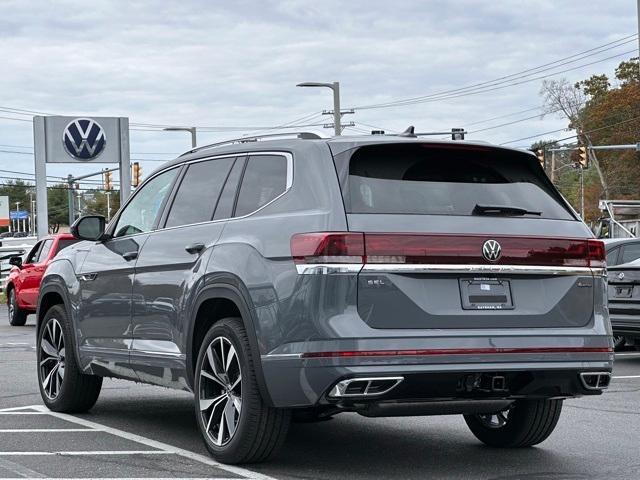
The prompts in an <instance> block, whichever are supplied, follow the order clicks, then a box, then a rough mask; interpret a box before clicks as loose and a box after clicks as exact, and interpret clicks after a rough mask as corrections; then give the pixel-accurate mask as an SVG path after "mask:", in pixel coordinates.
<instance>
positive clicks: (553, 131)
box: [500, 116, 640, 147]
mask: <svg viewBox="0 0 640 480" xmlns="http://www.w3.org/2000/svg"><path fill="white" fill-rule="evenodd" d="M639 119H640V116H638V117H633V118H628V119H627V120H622V121H620V122H616V123H612V124H610V125H605V126H603V127H598V128H593V129H591V130H588V131H584V132H582V134H583V135H585V134H589V133H593V132H598V131H600V130H605V129H607V128H611V127H616V126H618V125H622V124H624V123H629V122H633V121H635V120H639ZM567 130H569V129H568V128H559V129H557V130H550V131H548V132H543V133H538V134H536V135H531V136H529V137H523V138H518V139H516V140H509V141H508V142H503V143H501V144H500V145H508V144H510V143H516V142H520V141H522V140H530V139H532V138H538V137H543V136H544V135H549V134H551V133H557V132H563V131H567ZM577 136H578V134H575V135H570V136H568V137H565V138H559V139H557V140H554V141H553V142H550V143H546V144H544V145H541V147H544V146H546V145H550V144H551V143H556V142H561V141H563V140H569V139H571V138H575V137H577Z"/></svg>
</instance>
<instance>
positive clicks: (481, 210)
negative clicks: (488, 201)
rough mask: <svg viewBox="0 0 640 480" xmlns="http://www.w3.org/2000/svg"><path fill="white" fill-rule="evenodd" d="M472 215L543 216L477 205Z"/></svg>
mask: <svg viewBox="0 0 640 480" xmlns="http://www.w3.org/2000/svg"><path fill="white" fill-rule="evenodd" d="M471 213H472V214H473V215H537V216H540V215H542V212H533V211H531V210H527V209H526V208H520V207H509V206H506V205H476V206H475V207H474V208H473V211H472V212H471Z"/></svg>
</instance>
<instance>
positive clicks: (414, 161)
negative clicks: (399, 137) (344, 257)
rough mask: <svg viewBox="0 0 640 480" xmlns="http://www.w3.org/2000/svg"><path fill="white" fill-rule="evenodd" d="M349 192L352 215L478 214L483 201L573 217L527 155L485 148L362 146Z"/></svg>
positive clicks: (351, 172) (353, 159)
mask: <svg viewBox="0 0 640 480" xmlns="http://www.w3.org/2000/svg"><path fill="white" fill-rule="evenodd" d="M348 193H349V195H348V197H347V199H348V202H347V204H348V211H349V212H350V213H399V214H418V215H420V214H421V215H473V214H474V213H473V211H474V208H475V206H476V205H481V206H503V207H516V208H519V209H525V210H529V211H534V212H540V215H539V216H538V215H535V216H533V215H531V216H530V215H527V216H526V217H531V218H551V219H563V220H565V219H566V220H572V219H573V216H572V215H571V214H570V213H569V211H568V210H567V209H566V208H565V206H564V205H563V204H562V203H561V201H560V199H559V196H558V194H557V193H556V192H555V191H554V190H553V189H552V187H550V186H549V185H548V184H547V183H546V182H545V181H544V179H542V178H541V175H540V174H539V172H536V171H534V170H533V168H532V166H531V160H530V159H529V158H528V155H527V154H524V153H523V154H519V153H517V152H514V153H512V152H501V151H499V150H494V149H488V148H481V147H478V148H474V147H465V148H460V147H451V148H445V147H442V146H434V145H429V144H418V145H408V146H407V145H384V146H373V147H362V148H360V149H359V150H357V151H356V152H355V153H354V155H353V156H352V157H351V161H350V164H349V180H348Z"/></svg>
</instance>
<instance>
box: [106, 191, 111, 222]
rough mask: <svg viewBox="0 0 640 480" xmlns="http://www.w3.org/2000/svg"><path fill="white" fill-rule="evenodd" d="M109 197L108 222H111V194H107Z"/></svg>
mask: <svg viewBox="0 0 640 480" xmlns="http://www.w3.org/2000/svg"><path fill="white" fill-rule="evenodd" d="M105 195H106V196H107V221H109V220H111V192H107V193H105Z"/></svg>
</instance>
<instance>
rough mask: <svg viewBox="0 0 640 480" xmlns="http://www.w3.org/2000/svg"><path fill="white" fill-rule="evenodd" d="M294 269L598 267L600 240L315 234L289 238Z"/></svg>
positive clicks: (601, 257)
mask: <svg viewBox="0 0 640 480" xmlns="http://www.w3.org/2000/svg"><path fill="white" fill-rule="evenodd" d="M487 240H495V241H496V242H498V244H499V245H500V254H499V256H498V258H497V259H495V260H493V261H491V260H488V259H487V258H486V257H485V256H484V255H483V246H484V243H485V242H486V241H487ZM291 253H292V256H293V259H294V261H295V262H296V263H306V264H311V263H313V264H331V263H357V264H365V263H366V264H437V265H486V264H497V265H500V264H502V265H534V266H564V267H603V266H604V265H605V255H606V253H605V249H604V244H603V243H602V242H601V241H599V240H586V239H561V238H541V237H535V238H530V237H504V236H491V235H438V234H405V233H366V234H365V233H356V232H319V233H302V234H297V235H294V236H293V237H292V238H291Z"/></svg>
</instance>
